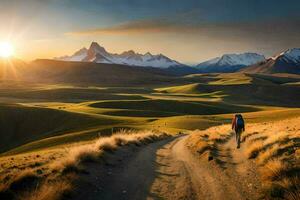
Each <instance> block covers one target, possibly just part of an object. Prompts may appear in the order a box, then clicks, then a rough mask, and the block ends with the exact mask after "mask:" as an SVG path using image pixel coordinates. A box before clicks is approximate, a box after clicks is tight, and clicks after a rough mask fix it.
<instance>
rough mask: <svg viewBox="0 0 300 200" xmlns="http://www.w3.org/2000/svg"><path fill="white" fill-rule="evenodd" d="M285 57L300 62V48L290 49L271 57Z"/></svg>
mask: <svg viewBox="0 0 300 200" xmlns="http://www.w3.org/2000/svg"><path fill="white" fill-rule="evenodd" d="M280 57H284V58H285V59H287V60H288V61H290V62H295V63H299V62H300V48H293V49H288V50H286V51H284V52H281V53H280V54H278V55H276V56H273V57H271V59H273V60H276V59H277V58H280Z"/></svg>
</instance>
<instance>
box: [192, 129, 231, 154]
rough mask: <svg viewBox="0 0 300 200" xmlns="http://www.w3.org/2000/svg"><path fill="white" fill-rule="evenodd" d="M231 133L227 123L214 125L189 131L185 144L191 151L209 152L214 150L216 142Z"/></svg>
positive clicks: (220, 141) (226, 137) (221, 140)
mask: <svg viewBox="0 0 300 200" xmlns="http://www.w3.org/2000/svg"><path fill="white" fill-rule="evenodd" d="M231 134H232V131H231V127H230V126H229V125H221V126H215V127H211V128H209V129H206V130H204V131H199V130H195V131H192V132H191V134H190V136H189V138H188V140H187V146H188V147H189V148H190V149H191V150H192V152H198V153H199V154H203V153H205V152H208V153H209V154H211V152H212V151H214V150H215V148H216V144H217V143H222V142H224V141H226V140H227V139H228V138H229V137H230V135H231Z"/></svg>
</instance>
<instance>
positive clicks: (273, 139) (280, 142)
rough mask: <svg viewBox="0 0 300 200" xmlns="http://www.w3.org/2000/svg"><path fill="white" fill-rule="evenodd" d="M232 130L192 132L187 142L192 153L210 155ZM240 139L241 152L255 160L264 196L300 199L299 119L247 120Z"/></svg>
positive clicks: (223, 127) (212, 129)
mask: <svg viewBox="0 0 300 200" xmlns="http://www.w3.org/2000/svg"><path fill="white" fill-rule="evenodd" d="M231 133H232V131H231V130H230V126H229V125H222V126H217V127H212V128H209V129H207V130H204V131H198V130H197V131H193V132H191V135H190V136H189V138H188V140H187V145H188V147H189V148H190V149H191V150H192V152H198V154H204V153H208V155H209V156H213V155H214V152H215V151H216V152H217V150H218V146H219V145H220V144H222V143H223V142H225V141H227V139H228V138H229V137H230V136H231ZM241 140H242V142H243V145H242V146H243V147H244V148H243V149H241V151H242V152H243V153H244V154H245V156H246V157H248V158H249V159H253V160H254V161H255V162H256V163H257V166H258V169H259V170H258V173H259V174H260V176H261V180H262V183H263V185H264V187H265V190H266V198H267V199H273V198H285V199H291V200H295V199H300V198H299V197H300V187H299V185H300V149H299V147H300V118H292V119H286V120H281V121H272V122H267V123H255V124H254V123H252V124H251V123H249V124H247V126H246V132H244V133H243V134H242V138H241Z"/></svg>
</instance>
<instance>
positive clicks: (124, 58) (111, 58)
mask: <svg viewBox="0 0 300 200" xmlns="http://www.w3.org/2000/svg"><path fill="white" fill-rule="evenodd" d="M55 59H56V60H62V61H77V62H78V61H82V62H94V63H108V64H123V65H130V66H142V67H158V68H169V67H180V66H182V67H184V66H186V65H184V64H181V63H179V62H177V61H175V60H172V59H170V58H168V57H167V56H165V55H163V54H157V55H152V54H151V53H149V52H148V53H146V54H139V53H136V52H134V51H133V50H130V51H125V52H123V53H121V54H114V53H109V52H107V51H106V50H105V48H104V47H102V46H100V45H99V44H98V43H96V42H92V43H91V45H90V47H89V49H87V48H82V49H80V50H79V51H77V52H75V53H74V54H73V55H72V56H63V57H59V58H55Z"/></svg>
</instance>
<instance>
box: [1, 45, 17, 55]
mask: <svg viewBox="0 0 300 200" xmlns="http://www.w3.org/2000/svg"><path fill="white" fill-rule="evenodd" d="M13 53H14V48H13V45H12V44H11V43H9V42H0V57H2V58H8V57H11V56H12V55H13Z"/></svg>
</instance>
